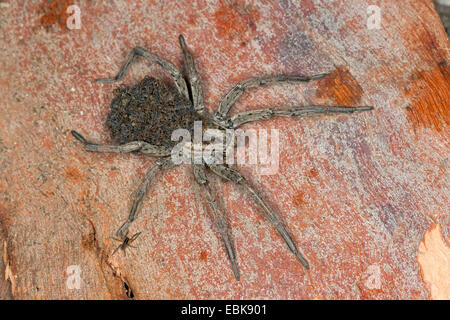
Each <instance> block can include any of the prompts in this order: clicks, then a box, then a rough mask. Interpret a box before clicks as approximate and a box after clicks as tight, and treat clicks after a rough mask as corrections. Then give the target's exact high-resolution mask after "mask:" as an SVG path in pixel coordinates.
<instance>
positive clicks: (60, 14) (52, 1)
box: [39, 0, 73, 31]
mask: <svg viewBox="0 0 450 320" xmlns="http://www.w3.org/2000/svg"><path fill="white" fill-rule="evenodd" d="M71 5H73V1H72V0H44V1H43V2H42V3H41V5H40V6H39V13H41V14H42V16H41V18H40V19H39V23H40V25H41V26H42V27H44V28H45V29H46V30H47V31H49V30H50V29H51V28H52V27H53V26H54V25H58V26H59V27H60V28H61V30H64V31H67V30H68V29H67V27H66V22H67V18H68V17H69V14H68V13H67V8H68V7H69V6H71Z"/></svg>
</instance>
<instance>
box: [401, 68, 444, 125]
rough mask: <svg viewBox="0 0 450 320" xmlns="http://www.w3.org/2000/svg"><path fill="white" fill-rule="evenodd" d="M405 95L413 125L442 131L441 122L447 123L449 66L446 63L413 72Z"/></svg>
mask: <svg viewBox="0 0 450 320" xmlns="http://www.w3.org/2000/svg"><path fill="white" fill-rule="evenodd" d="M406 95H407V97H409V98H410V99H411V107H409V108H408V118H409V121H410V122H411V123H412V124H413V125H414V126H415V127H417V126H423V127H425V128H432V129H435V130H436V131H442V127H443V124H445V125H449V123H450V112H449V110H450V68H449V66H448V65H447V64H446V63H441V64H440V65H438V66H436V68H434V69H433V70H431V71H420V72H417V73H415V74H414V75H413V77H412V81H411V82H410V83H409V88H408V90H407V91H406Z"/></svg>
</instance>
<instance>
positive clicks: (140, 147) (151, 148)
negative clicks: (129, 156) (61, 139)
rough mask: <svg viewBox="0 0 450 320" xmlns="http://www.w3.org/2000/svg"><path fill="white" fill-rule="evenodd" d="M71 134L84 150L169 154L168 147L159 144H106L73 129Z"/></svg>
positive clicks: (141, 142) (139, 142)
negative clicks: (90, 139)
mask: <svg viewBox="0 0 450 320" xmlns="http://www.w3.org/2000/svg"><path fill="white" fill-rule="evenodd" d="M71 133H72V136H73V137H74V138H75V139H77V140H78V141H80V142H81V143H82V144H83V145H84V148H85V149H86V151H89V152H103V153H128V152H133V151H140V152H141V153H143V154H145V155H149V156H154V157H165V156H168V155H170V149H168V148H166V147H161V146H155V145H152V144H149V143H147V142H145V141H132V142H128V143H125V144H121V145H108V144H98V143H93V142H89V141H88V140H86V138H85V137H83V136H82V135H81V134H80V133H78V132H76V131H75V130H72V131H71Z"/></svg>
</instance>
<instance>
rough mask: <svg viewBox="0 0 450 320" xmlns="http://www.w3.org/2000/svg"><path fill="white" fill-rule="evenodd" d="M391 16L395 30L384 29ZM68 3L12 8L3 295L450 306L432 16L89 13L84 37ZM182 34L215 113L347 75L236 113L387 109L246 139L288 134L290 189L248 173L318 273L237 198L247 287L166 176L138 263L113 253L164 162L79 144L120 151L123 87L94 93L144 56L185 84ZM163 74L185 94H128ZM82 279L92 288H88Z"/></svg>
mask: <svg viewBox="0 0 450 320" xmlns="http://www.w3.org/2000/svg"><path fill="white" fill-rule="evenodd" d="M373 2H374V4H375V5H377V6H378V7H379V8H380V14H381V24H380V28H379V29H369V28H368V27H367V19H368V14H367V8H368V5H369V4H373ZM69 4H71V2H70V1H61V2H59V4H58V5H56V4H54V3H53V2H52V1H43V0H40V1H23V0H19V1H10V3H8V4H4V3H2V5H1V6H0V30H2V32H1V35H0V46H1V47H2V48H3V49H2V57H1V59H0V63H1V67H0V96H1V97H2V99H1V101H0V112H1V116H0V225H1V229H0V231H1V230H3V231H1V232H0V240H1V241H2V243H1V247H0V248H2V250H3V248H4V245H3V243H6V248H7V249H6V251H7V252H6V256H7V264H8V265H9V267H7V265H6V264H5V262H1V263H0V272H1V273H2V274H1V277H0V298H11V297H12V298H14V299H96V298H100V299H127V298H129V296H131V293H130V288H131V291H132V293H133V296H134V298H137V299H146V298H147V299H188V298H193V299H227V298H234V299H240V298H248V299H252V298H253V299H254V298H264V299H423V298H425V299H428V298H435V297H444V298H447V299H448V298H450V297H448V296H445V295H448V292H449V291H448V288H442V283H444V284H445V283H447V284H448V278H447V279H441V278H442V277H445V273H443V272H442V270H445V265H446V264H448V250H450V249H449V247H448V241H449V212H450V210H449V203H450V201H449V200H450V199H449V192H448V181H449V173H448V170H449V169H448V165H449V143H448V142H449V113H450V112H449V110H450V108H449V107H450V100H449V93H450V90H449V88H450V84H449V82H450V81H449V74H450V71H449V55H450V51H449V49H450V46H449V42H448V40H447V36H446V34H445V32H444V29H443V26H442V23H441V22H440V20H439V16H438V15H437V13H436V11H435V10H434V7H433V3H432V1H431V0H420V1H417V0H402V1H397V0H395V1H394V0H385V1H381V0H378V1H370V3H369V1H362V0H343V1H318V0H303V1H286V0H279V1H270V2H269V1H255V2H252V1H243V0H235V1H217V2H215V3H213V2H210V1H202V0H196V1H187V0H186V1H176V2H175V1H173V2H172V1H167V2H164V3H163V2H160V1H144V0H142V1H134V2H132V3H131V2H126V1H114V2H110V1H77V4H78V5H79V7H80V9H81V19H82V24H81V29H79V30H69V29H67V28H66V27H65V24H64V21H65V20H66V19H67V14H66V11H65V9H66V7H67V5H69ZM180 33H182V34H183V35H184V37H185V39H186V42H187V45H188V47H189V49H190V51H191V52H192V54H193V56H194V59H195V61H196V67H197V70H198V72H199V76H200V79H201V81H202V83H203V86H204V97H205V105H206V109H207V110H208V111H209V112H212V111H215V110H216V108H217V105H218V103H219V101H220V99H221V98H222V97H223V96H224V95H225V94H226V92H227V91H228V90H229V89H230V88H232V86H233V85H235V84H236V83H237V82H239V81H242V80H244V79H246V78H249V77H253V76H267V75H274V74H279V73H282V74H306V75H310V74H318V73H330V75H328V76H327V77H326V78H325V79H321V80H319V81H316V82H314V83H310V84H295V85H294V84H284V85H281V86H269V87H265V88H260V89H254V90H250V91H249V92H248V93H246V94H244V95H243V97H242V99H241V100H240V101H239V103H238V104H237V105H236V106H235V107H234V108H233V110H232V113H233V114H234V113H235V112H241V111H245V110H251V109H260V108H263V107H269V106H270V107H272V106H274V107H276V106H282V105H299V104H306V103H308V104H325V105H334V104H343V105H348V106H352V105H356V104H360V105H373V106H374V107H375V110H374V111H372V112H367V113H359V114H353V115H337V116H336V115H334V116H317V117H314V118H303V119H285V118H284V119H273V120H270V121H266V122H261V123H258V124H247V125H246V127H245V128H255V129H266V130H270V129H278V130H280V151H281V154H280V167H279V170H278V172H276V174H274V175H260V174H259V173H258V170H257V168H255V167H251V166H245V167H243V168H242V172H243V174H244V175H246V176H247V177H250V180H251V181H252V183H253V184H254V185H256V186H258V188H259V190H261V192H262V194H263V196H265V197H266V199H267V200H268V202H269V203H270V204H271V205H272V206H273V207H275V209H276V210H277V212H279V213H280V215H281V216H282V217H283V219H284V221H285V222H286V224H287V225H288V226H289V228H290V231H291V232H292V234H293V237H294V239H295V241H296V242H297V244H298V246H299V248H301V249H302V251H303V253H304V254H305V256H306V257H307V258H308V260H309V262H310V265H311V269H310V270H309V271H306V270H305V269H304V268H302V266H301V265H300V264H299V263H298V262H297V261H296V260H295V258H294V256H293V255H292V254H291V253H290V252H289V250H288V249H287V248H286V246H285V245H284V244H283V242H282V241H281V239H280V238H279V236H278V235H277V233H276V231H275V230H274V229H273V228H272V227H271V226H270V224H269V223H268V222H267V221H266V220H265V219H264V218H263V217H262V213H261V212H260V210H259V209H258V208H257V207H256V206H255V205H254V203H253V202H252V201H251V199H250V198H249V197H247V196H245V195H244V194H243V193H242V192H241V191H240V190H239V189H238V188H235V187H233V186H232V185H231V184H229V183H228V184H225V185H223V186H221V187H220V188H218V190H217V191H218V192H221V193H223V195H224V203H223V205H224V206H225V207H226V209H227V215H228V218H229V223H230V225H231V227H232V232H231V233H232V236H233V238H234V243H235V246H236V251H237V256H238V264H239V268H240V271H241V281H240V282H236V281H235V280H234V276H233V273H232V272H231V268H230V264H229V261H228V259H227V256H226V253H225V250H224V248H223V246H222V244H221V243H220V240H219V237H218V234H217V233H215V232H214V229H213V228H212V223H211V221H210V220H209V218H208V215H207V214H206V212H205V209H204V207H203V205H202V203H203V201H202V196H201V194H199V189H198V188H195V182H194V178H193V176H192V172H191V170H190V169H189V168H188V167H177V168H175V169H173V170H171V171H169V172H166V173H164V174H163V175H160V176H158V177H157V178H156V179H155V182H154V183H153V186H152V188H150V191H149V194H148V196H147V198H146V200H145V203H144V206H143V209H142V212H141V214H140V216H139V219H138V220H137V221H136V223H135V224H133V226H132V227H131V230H130V232H131V233H134V232H137V231H141V232H142V234H141V235H140V237H139V238H138V239H137V240H136V241H135V242H134V243H133V244H134V245H136V246H137V248H136V249H131V250H130V251H128V253H127V255H126V256H125V255H124V254H123V253H122V252H120V251H118V252H117V253H116V254H115V255H113V256H111V253H112V252H113V250H114V249H115V248H116V246H117V245H118V243H117V242H115V241H114V240H112V239H111V237H112V236H113V234H114V232H115V231H116V229H117V228H118V227H119V226H120V225H121V223H122V222H123V221H124V219H125V218H126V216H127V214H128V210H129V209H130V206H131V197H132V195H133V192H134V191H135V190H136V188H137V186H138V185H139V182H140V181H141V180H142V179H143V178H144V176H145V172H146V170H147V168H149V167H150V166H151V164H152V160H151V159H149V158H145V157H142V156H136V155H131V154H127V155H111V154H109V155H102V154H92V153H86V152H84V151H83V150H82V147H81V146H80V144H79V143H78V142H77V141H76V140H75V139H73V137H72V136H71V135H70V130H72V129H75V130H77V131H79V132H80V133H82V134H83V135H85V136H86V137H89V138H90V139H92V140H95V141H102V142H110V140H109V138H108V137H109V133H108V132H107V130H106V127H105V125H104V123H105V120H106V115H107V113H108V109H109V103H110V100H111V98H112V97H113V89H114V87H115V86H113V85H106V84H97V83H94V82H93V81H92V80H93V79H95V78H98V77H105V76H112V75H114V74H115V73H116V72H117V71H118V68H119V65H120V64H121V63H122V62H123V61H124V59H125V57H126V55H127V54H128V52H129V50H130V49H131V48H132V47H134V46H137V45H138V46H142V47H146V48H148V49H149V50H152V51H153V52H155V53H157V54H159V55H161V56H163V57H165V58H166V59H168V60H170V61H172V62H173V63H174V64H175V65H176V66H179V67H181V66H182V54H181V49H180V48H179V45H178V41H177V38H178V35H179V34H180ZM147 74H148V75H152V76H155V77H158V78H161V79H163V80H164V81H169V77H168V75H167V74H165V73H164V72H163V71H162V70H161V68H160V67H158V66H147V65H146V64H145V63H143V62H139V63H137V64H136V66H134V67H133V68H132V71H131V74H130V75H128V76H127V77H126V78H125V79H124V80H123V82H124V83H128V84H131V83H134V82H136V81H138V80H140V79H142V78H143V76H144V75H147ZM437 233H438V234H437ZM431 235H432V236H431ZM439 236H440V237H439ZM2 237H3V238H2ZM433 239H434V240H433ZM436 239H441V240H439V241H440V242H439V241H438V240H436ZM429 243H430V245H428V244H429ZM427 246H431V249H429V250H426V247H427ZM421 248H423V250H422V251H424V253H423V257H422V258H421V259H422V260H421V261H422V262H421V263H419V260H418V257H419V251H420V250H421ZM442 252H446V254H441V253H442ZM2 254H3V251H2ZM434 254H439V258H436V259H433V255H434ZM1 260H3V259H1ZM430 261H436V263H439V264H440V266H436V267H432V266H430ZM70 266H77V267H78V268H79V270H80V271H81V274H80V276H81V283H80V288H79V289H76V288H73V284H71V283H70V282H68V281H69V279H71V272H72V271H71V270H73V268H72V269H71V267H70ZM443 268H444V269H443ZM7 269H8V270H9V271H8V272H6V270H7ZM5 273H7V277H6V278H7V280H3V279H4V278H5V277H4V276H3V275H4V274H5ZM436 273H437V274H438V276H436ZM447 277H448V273H447ZM439 280H441V281H442V283H441V284H439V285H436V284H433V281H439ZM444 280H447V282H445V281H444ZM436 288H437V289H436ZM436 290H437V291H436Z"/></svg>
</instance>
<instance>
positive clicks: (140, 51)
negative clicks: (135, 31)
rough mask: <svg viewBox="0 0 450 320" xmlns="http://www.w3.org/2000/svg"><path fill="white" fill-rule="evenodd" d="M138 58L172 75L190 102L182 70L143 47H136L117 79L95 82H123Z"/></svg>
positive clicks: (179, 89) (97, 80)
mask: <svg viewBox="0 0 450 320" xmlns="http://www.w3.org/2000/svg"><path fill="white" fill-rule="evenodd" d="M136 57H143V58H145V59H147V60H148V61H149V62H151V63H156V64H158V65H160V66H161V67H163V68H164V69H165V70H166V71H167V72H169V74H170V75H171V77H172V79H173V81H174V82H175V85H176V87H177V89H178V91H179V92H180V93H181V94H182V95H183V96H184V97H185V98H186V99H188V100H189V92H188V89H187V86H186V81H184V79H183V76H182V74H181V72H180V70H179V69H178V68H177V67H175V65H174V64H173V63H171V62H170V61H167V60H166V59H163V58H161V57H160V56H158V55H156V54H154V53H152V52H150V51H148V50H147V49H145V48H142V47H134V48H133V50H131V52H130V53H129V54H128V57H127V60H126V61H125V63H124V64H123V65H122V67H121V68H120V70H119V73H117V75H116V76H115V77H112V78H100V79H95V80H94V81H95V82H102V83H113V82H116V81H119V80H121V79H122V78H123V77H124V76H125V75H126V73H127V71H128V69H129V68H130V66H131V64H132V63H133V62H134V61H135V58H136Z"/></svg>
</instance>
